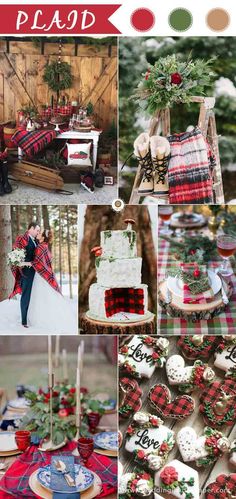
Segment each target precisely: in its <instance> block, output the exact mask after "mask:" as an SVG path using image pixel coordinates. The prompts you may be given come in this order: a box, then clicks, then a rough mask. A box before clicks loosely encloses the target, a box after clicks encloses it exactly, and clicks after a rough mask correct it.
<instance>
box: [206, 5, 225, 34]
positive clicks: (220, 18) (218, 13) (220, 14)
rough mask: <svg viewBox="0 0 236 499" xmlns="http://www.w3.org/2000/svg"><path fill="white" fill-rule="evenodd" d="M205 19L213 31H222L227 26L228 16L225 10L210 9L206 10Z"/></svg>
mask: <svg viewBox="0 0 236 499" xmlns="http://www.w3.org/2000/svg"><path fill="white" fill-rule="evenodd" d="M206 21H207V24H208V27H209V28H210V29H212V30H213V31H224V30H225V29H226V28H228V26H229V23H230V16H229V13H228V12H227V10H224V9H212V10H210V11H209V12H208V14H207V18H206Z"/></svg>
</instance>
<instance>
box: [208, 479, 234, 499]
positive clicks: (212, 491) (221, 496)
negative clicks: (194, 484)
mask: <svg viewBox="0 0 236 499" xmlns="http://www.w3.org/2000/svg"><path fill="white" fill-rule="evenodd" d="M235 495H236V473H231V474H230V475H219V476H218V477H217V478H216V480H215V482H212V483H210V484H209V485H207V488H206V495H205V497H206V499H227V498H228V497H234V496H235Z"/></svg>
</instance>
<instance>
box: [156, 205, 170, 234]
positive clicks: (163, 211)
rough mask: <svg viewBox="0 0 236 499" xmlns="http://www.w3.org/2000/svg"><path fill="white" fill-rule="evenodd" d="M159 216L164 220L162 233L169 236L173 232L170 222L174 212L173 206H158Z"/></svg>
mask: <svg viewBox="0 0 236 499" xmlns="http://www.w3.org/2000/svg"><path fill="white" fill-rule="evenodd" d="M158 213H159V217H160V218H161V220H162V221H163V222H164V227H163V229H161V230H160V234H163V235H165V236H169V235H170V234H172V231H171V230H170V229H169V223H170V219H171V215H172V213H173V206H169V205H167V206H159V208H158Z"/></svg>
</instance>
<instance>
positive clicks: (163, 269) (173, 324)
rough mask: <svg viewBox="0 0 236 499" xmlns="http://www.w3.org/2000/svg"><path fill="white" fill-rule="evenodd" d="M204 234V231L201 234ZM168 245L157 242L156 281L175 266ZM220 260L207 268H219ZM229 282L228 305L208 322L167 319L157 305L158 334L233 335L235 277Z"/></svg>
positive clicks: (235, 321)
mask: <svg viewBox="0 0 236 499" xmlns="http://www.w3.org/2000/svg"><path fill="white" fill-rule="evenodd" d="M199 233H200V232H199ZM202 233H204V231H203V232H202ZM169 249H170V243H169V242H168V241H165V240H164V239H161V238H159V242H158V281H159V282H161V281H163V280H164V279H165V276H166V274H167V273H168V270H169V269H170V268H171V267H173V265H176V263H177V261H176V260H175V258H174V257H173V256H172V255H171V253H170V251H169ZM220 261H221V259H220V258H219V260H217V261H214V262H209V267H210V268H211V267H212V268H216V267H218V266H219V262H220ZM231 282H232V285H233V287H234V292H233V295H232V297H231V299H230V303H229V305H227V307H226V308H225V310H224V312H222V313H221V314H220V315H219V316H217V317H215V318H214V319H210V320H208V321H206V320H201V321H198V322H190V321H186V320H185V319H180V318H173V317H169V316H168V315H166V314H165V313H163V311H162V308H161V306H160V305H158V332H159V333H160V334H170V335H173V334H175V335H180V334H190V335H194V334H211V335H216V334H233V333H234V334H235V327H236V292H235V290H236V276H235V275H232V277H231Z"/></svg>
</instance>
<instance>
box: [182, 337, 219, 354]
mask: <svg viewBox="0 0 236 499" xmlns="http://www.w3.org/2000/svg"><path fill="white" fill-rule="evenodd" d="M192 340H193V336H187V335H185V336H180V337H179V339H178V341H177V346H178V348H179V349H180V350H181V352H182V354H183V355H184V356H185V357H186V358H187V359H192V360H196V359H203V360H208V359H209V358H210V356H211V354H212V353H213V352H214V349H215V347H216V344H217V343H219V342H220V338H218V337H217V336H204V338H203V342H202V344H201V345H198V346H197V345H194V343H193V342H192Z"/></svg>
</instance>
